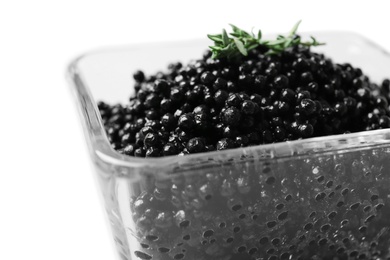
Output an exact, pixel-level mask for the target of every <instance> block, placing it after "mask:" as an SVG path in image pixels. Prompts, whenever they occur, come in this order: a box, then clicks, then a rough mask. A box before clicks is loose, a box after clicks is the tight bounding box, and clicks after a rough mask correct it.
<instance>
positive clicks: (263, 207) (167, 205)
mask: <svg viewBox="0 0 390 260" xmlns="http://www.w3.org/2000/svg"><path fill="white" fill-rule="evenodd" d="M311 34H312V35H314V36H316V38H317V39H319V40H320V41H324V42H327V45H326V46H322V47H318V48H316V52H322V53H324V54H326V55H327V56H328V57H330V58H332V60H333V61H334V62H339V63H343V62H349V63H351V64H352V65H353V66H354V67H360V68H361V69H362V70H363V72H364V73H365V74H367V75H369V76H370V78H371V80H372V81H374V82H377V83H380V82H381V81H382V80H383V79H384V78H385V77H389V76H390V71H389V69H388V68H390V55H389V54H388V53H387V52H386V51H384V50H383V49H381V48H380V47H378V46H377V45H375V44H373V43H372V42H370V41H369V40H367V39H365V38H364V37H361V36H359V35H356V34H353V33H348V32H318V33H316V32H314V33H311ZM208 44H209V41H207V40H194V41H187V42H174V43H152V44H142V45H135V46H128V47H127V46H126V47H118V48H115V49H108V50H101V51H96V52H91V53H89V54H86V55H84V56H81V57H79V58H78V59H76V60H75V61H74V62H73V63H72V64H71V65H70V66H69V73H68V74H69V78H70V81H71V83H72V84H71V85H72V90H73V91H74V96H75V98H76V104H77V106H78V109H79V112H80V116H81V122H82V124H83V127H84V132H85V137H86V140H87V143H88V146H89V151H90V155H91V159H92V161H93V163H94V165H95V169H96V176H97V178H98V180H99V184H100V187H101V192H102V194H103V198H104V204H105V205H104V206H105V209H106V212H107V215H108V218H109V221H110V224H111V228H112V233H113V238H114V240H115V244H116V248H117V251H118V254H119V256H120V259H126V260H130V259H157V260H165V259H190V260H201V259H204V260H208V259H213V260H218V259H221V260H229V259H232V260H234V259H239V260H250V259H334V257H338V258H337V259H347V258H353V259H354V258H359V257H360V258H364V257H366V258H369V259H371V258H372V259H388V258H389V257H390V251H389V248H390V243H389V241H390V233H389V229H390V130H387V129H386V130H376V131H367V132H361V133H354V134H347V135H336V136H328V137H319V138H311V139H306V140H300V141H291V142H284V143H277V144H270V145H259V146H253V147H248V148H237V149H232V150H227V151H222V152H211V153H202V154H195V155H188V156H183V157H178V156H174V157H163V158H152V159H143V158H142V159H140V158H135V157H128V156H123V155H121V154H119V153H117V152H116V151H114V150H113V149H112V148H111V147H110V144H109V142H108V140H107V137H106V134H105V132H104V128H103V125H102V122H101V118H100V115H99V111H98V109H97V105H96V101H98V100H104V101H107V102H109V103H115V102H125V101H126V100H127V99H128V97H129V95H130V93H131V92H132V91H133V90H132V86H133V82H132V77H131V75H132V73H133V72H134V71H135V70H137V69H142V70H144V71H145V72H146V73H147V74H149V73H154V72H157V71H158V70H164V69H165V68H166V66H167V64H168V63H169V62H173V61H181V62H183V63H185V62H187V61H189V60H190V59H193V58H195V59H196V58H198V57H200V55H201V54H202V53H203V51H204V50H205V48H207V46H208ZM81 174H82V173H81Z"/></svg>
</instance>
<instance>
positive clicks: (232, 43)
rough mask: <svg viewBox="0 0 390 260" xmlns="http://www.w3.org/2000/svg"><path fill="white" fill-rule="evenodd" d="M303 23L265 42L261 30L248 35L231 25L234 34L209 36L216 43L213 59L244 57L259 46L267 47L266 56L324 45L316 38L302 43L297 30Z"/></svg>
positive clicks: (223, 32) (212, 48)
mask: <svg viewBox="0 0 390 260" xmlns="http://www.w3.org/2000/svg"><path fill="white" fill-rule="evenodd" d="M300 23H301V21H298V22H297V23H296V24H295V25H294V27H293V28H292V29H291V31H290V32H289V34H288V35H286V36H283V35H279V36H277V38H276V39H275V40H263V39H262V32H261V30H259V31H258V32H257V34H256V35H255V34H254V33H253V32H251V33H248V32H247V31H245V30H242V29H240V28H238V27H237V26H235V25H233V24H230V26H231V27H232V30H233V32H231V33H229V34H228V33H227V32H226V30H225V29H223V30H222V33H221V34H208V35H207V37H208V38H209V39H210V40H212V41H213V42H214V46H209V47H210V49H211V52H212V58H214V59H218V58H223V57H226V58H232V57H234V56H237V55H239V54H242V55H244V56H247V55H248V52H249V51H250V50H252V49H255V48H257V47H259V46H263V47H266V48H267V49H268V51H267V52H266V54H268V55H272V54H279V53H281V52H283V51H284V50H285V49H287V48H289V47H293V46H298V45H302V46H308V47H310V46H319V45H324V43H321V42H318V41H317V40H316V39H315V38H314V37H312V36H311V37H310V38H311V41H302V40H301V37H300V36H299V35H297V30H298V27H299V25H300Z"/></svg>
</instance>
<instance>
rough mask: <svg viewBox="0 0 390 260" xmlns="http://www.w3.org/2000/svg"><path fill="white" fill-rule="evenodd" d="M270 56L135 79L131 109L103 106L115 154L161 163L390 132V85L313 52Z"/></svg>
mask: <svg viewBox="0 0 390 260" xmlns="http://www.w3.org/2000/svg"><path fill="white" fill-rule="evenodd" d="M265 52H266V50H264V49H254V50H252V51H250V52H249V54H248V56H246V57H244V56H241V57H239V58H237V59H235V60H227V59H225V58H222V59H211V53H210V51H206V52H205V53H204V55H203V57H202V58H201V59H198V60H193V61H191V62H190V63H188V64H187V65H183V64H181V63H172V64H169V66H168V70H167V71H166V72H165V73H162V72H159V73H156V74H154V75H150V76H146V75H145V74H144V73H143V72H142V71H140V70H138V71H136V72H135V73H134V74H133V78H134V80H135V85H134V88H135V90H136V92H135V94H134V95H133V96H131V97H130V99H129V103H128V104H125V105H121V104H116V105H109V104H106V103H104V102H99V104H98V108H99V110H100V113H101V116H102V119H103V123H104V126H105V129H106V132H107V135H108V139H109V141H110V143H111V145H112V147H113V148H114V149H116V150H118V151H119V152H121V153H123V154H126V155H129V156H137V157H159V156H169V155H178V154H180V155H185V154H190V153H200V152H207V151H213V150H224V149H231V148H236V147H246V146H251V145H258V144H268V143H274V142H283V141H290V140H297V139H302V138H310V137H317V136H326V135H334V134H343V133H352V132H359V131H367V130H375V129H382V128H389V127H390V117H389V116H390V111H389V99H390V95H389V93H390V80H388V79H386V80H384V81H383V83H382V84H381V85H377V84H375V83H372V82H371V81H370V80H369V78H368V77H367V76H365V75H364V74H363V72H362V71H361V70H360V69H359V68H355V67H353V66H352V65H350V64H334V63H333V62H332V61H331V60H330V59H329V58H327V57H325V56H324V55H322V54H318V53H314V52H311V51H310V48H308V47H302V46H296V47H293V48H289V49H286V50H285V51H284V52H282V53H281V54H278V55H265V54H264V53H265Z"/></svg>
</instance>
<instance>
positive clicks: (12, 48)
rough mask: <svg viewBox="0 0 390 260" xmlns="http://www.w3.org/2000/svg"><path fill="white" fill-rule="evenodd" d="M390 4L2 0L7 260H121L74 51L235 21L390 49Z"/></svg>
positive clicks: (2, 192) (0, 133)
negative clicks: (84, 124)
mask: <svg viewBox="0 0 390 260" xmlns="http://www.w3.org/2000/svg"><path fill="white" fill-rule="evenodd" d="M386 2H388V1H386V0H384V1H380V0H373V1H357V0H355V1H348V0H342V1H341V0H339V1H333V0H328V1H313V0H312V1H300V0H294V1H291V0H287V1H282V0H274V1H272V0H268V1H260V0H257V1H245V0H240V1H227V0H226V1H212V0H208V1H203V0H198V1H183V0H182V1H169V0H166V1H151V0H149V1H141V0H138V1H117V0H112V1H101V0H94V1H89V0H88V1H82V0H78V1H76V0H67V1H53V0H51V1H44V0H35V1H27V0H26V1H21V0H19V1H18V0H12V1H11V0H10V1H7V0H1V1H0V176H1V178H0V209H1V211H0V259H4V260H9V259H40V260H48V259H50V260H53V259H66V260H77V259H82V260H85V259H106V260H107V259H116V258H115V253H114V251H113V245H112V242H111V240H112V239H111V237H110V234H109V229H108V225H107V224H106V219H105V216H104V212H103V207H102V206H101V203H100V201H99V196H98V189H97V185H95V184H96V183H95V181H94V178H93V172H92V170H91V167H90V163H89V157H88V152H87V150H86V145H85V141H84V136H83V134H82V130H81V127H80V122H79V118H78V115H77V113H76V109H75V106H74V102H73V100H72V97H71V95H70V91H69V87H68V85H67V82H66V81H65V76H64V75H65V68H66V65H67V64H68V63H69V62H70V61H71V59H72V58H74V57H75V56H76V55H79V54H81V53H83V52H84V51H88V50H90V49H95V48H98V47H107V46H115V45H123V44H131V43H139V42H149V41H167V40H180V39H191V38H200V37H205V35H206V34H207V33H216V32H217V33H218V32H220V30H221V28H222V27H227V24H228V23H233V24H236V25H238V26H240V27H243V28H248V29H250V28H251V27H252V26H256V27H257V28H262V29H263V32H266V33H267V32H269V33H272V32H286V31H288V29H290V27H291V26H292V25H293V24H294V23H295V22H296V21H297V20H299V19H303V23H302V25H301V31H314V30H350V31H355V32H358V33H360V34H362V35H364V36H366V37H368V38H370V39H372V40H373V41H375V42H377V43H378V44H380V45H382V46H384V47H385V48H387V49H388V50H389V49H390V28H389V27H390V13H389V8H388V7H389V6H388V5H387V3H386ZM205 47H206V46H205ZM130 73H131V72H129V74H130ZM389 77H390V68H389Z"/></svg>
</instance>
